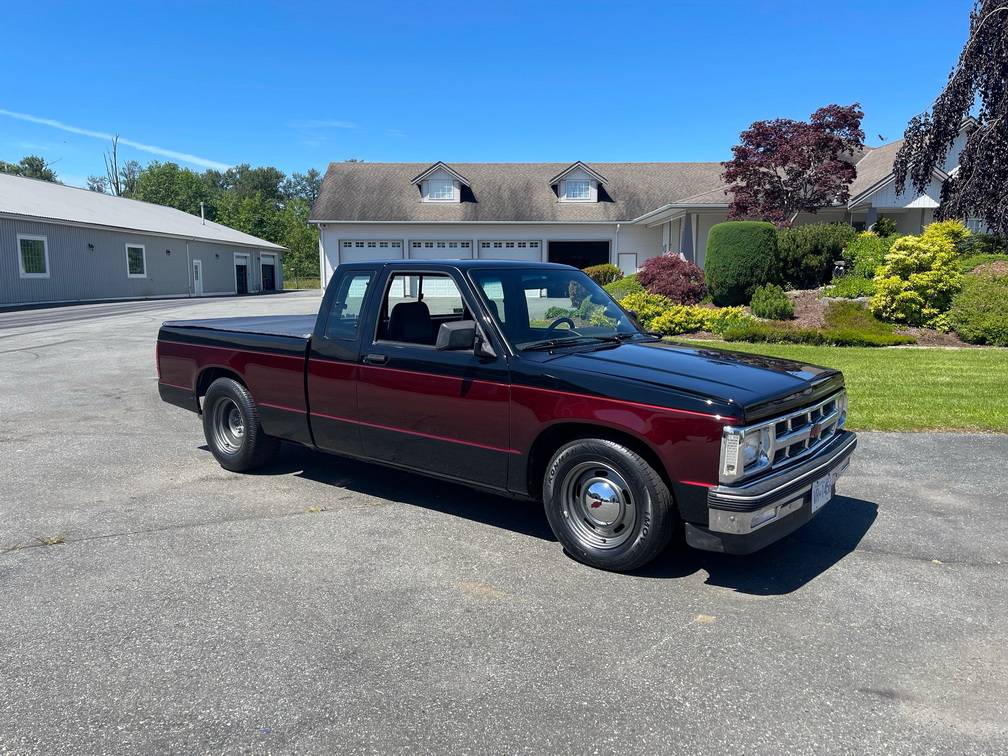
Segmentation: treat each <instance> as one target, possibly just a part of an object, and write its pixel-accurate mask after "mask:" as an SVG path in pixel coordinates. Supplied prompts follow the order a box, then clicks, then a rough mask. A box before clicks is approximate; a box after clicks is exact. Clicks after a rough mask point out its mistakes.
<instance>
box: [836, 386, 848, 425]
mask: <svg viewBox="0 0 1008 756" xmlns="http://www.w3.org/2000/svg"><path fill="white" fill-rule="evenodd" d="M837 415H838V418H839V419H838V420H837V427H838V428H843V426H844V424H845V423H846V422H847V392H846V391H841V392H840V396H838V397H837Z"/></svg>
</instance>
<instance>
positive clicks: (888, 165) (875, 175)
mask: <svg viewBox="0 0 1008 756" xmlns="http://www.w3.org/2000/svg"><path fill="white" fill-rule="evenodd" d="M902 145H903V140H902V139H900V140H897V141H895V142H889V144H883V145H882V146H881V147H876V148H875V149H873V150H868V152H867V153H865V156H864V157H862V158H861V159H860V160H859V161H858V162H857V178H855V179H854V180H853V181H852V182H851V185H850V196H851V199H854V198H855V197H857V196H858V195H859V194H861V193H862V192H864V191H865V190H866V189H868V188H870V187H872V186H873V185H874V184H877V183H878V182H879V181H881V180H882V179H884V178H885V177H886V176H888V175H889V174H890V173H892V169H893V161H894V160H895V159H896V153H897V152H899V148H900V147H901V146H902Z"/></svg>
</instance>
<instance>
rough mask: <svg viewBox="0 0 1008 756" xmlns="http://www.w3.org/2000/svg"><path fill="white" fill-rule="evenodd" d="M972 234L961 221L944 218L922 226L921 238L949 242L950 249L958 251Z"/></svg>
mask: <svg viewBox="0 0 1008 756" xmlns="http://www.w3.org/2000/svg"><path fill="white" fill-rule="evenodd" d="M972 235H973V233H972V232H971V231H970V230H969V229H968V228H966V226H965V224H963V222H962V221H957V220H946V221H936V222H934V223H930V224H928V225H927V226H926V227H925V228H924V233H922V234H921V238H922V239H927V240H929V241H936V242H942V243H947V244H951V245H952V249H954V250H955V251H956V252H958V251H959V249H960V248H961V247H964V246H965V245H966V244H967V243H968V241H969V238H970V237H971V236H972Z"/></svg>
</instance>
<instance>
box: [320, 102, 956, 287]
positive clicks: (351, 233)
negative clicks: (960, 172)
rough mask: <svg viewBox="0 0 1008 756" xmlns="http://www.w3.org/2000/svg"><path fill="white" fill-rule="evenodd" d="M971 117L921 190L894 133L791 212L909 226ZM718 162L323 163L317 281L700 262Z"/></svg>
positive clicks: (927, 208)
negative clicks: (424, 270) (898, 162)
mask: <svg viewBox="0 0 1008 756" xmlns="http://www.w3.org/2000/svg"><path fill="white" fill-rule="evenodd" d="M975 127H976V121H973V120H972V119H969V120H967V121H966V122H964V124H963V129H962V132H961V133H960V137H959V140H958V141H957V143H956V145H955V146H954V147H953V149H952V150H951V151H950V157H949V160H948V161H947V164H946V165H945V166H944V167H943V168H942V169H941V170H938V171H935V180H934V182H933V183H932V185H931V186H930V187H929V188H928V191H927V192H926V193H924V194H922V195H920V196H916V195H914V196H910V194H912V192H910V193H908V194H905V195H901V196H897V195H896V194H895V191H894V188H893V175H892V169H893V159H894V158H895V156H896V153H897V152H898V151H899V146H900V144H901V143H900V142H892V143H890V144H886V145H883V146H881V147H876V148H874V149H872V148H868V149H866V151H865V152H864V153H863V154H862V155H859V156H857V157H856V160H857V162H856V166H857V172H858V175H857V179H855V181H854V182H853V183H852V185H851V187H850V201H849V202H848V203H847V204H846V205H844V206H838V207H829V208H823V209H822V210H820V211H819V212H817V213H815V214H810V213H803V214H802V215H800V216H799V218H798V219H797V222H798V223H816V222H848V223H852V224H853V225H854V226H855V227H858V228H867V227H871V225H872V224H873V223H875V222H876V221H877V220H878V218H879V217H882V216H888V217H891V218H892V219H893V220H895V221H896V224H897V228H898V230H899V231H900V232H901V233H918V232H919V231H920V230H921V229H922V228H923V227H924V226H925V225H927V224H928V223H930V222H931V220H932V219H933V216H934V209H935V208H936V207H937V206H938V202H939V196H940V192H941V182H942V181H943V180H944V178H945V177H946V176H948V175H949V174H951V173H952V172H954V171H955V168H956V164H957V159H956V158H957V156H958V155H959V152H960V151H961V149H962V144H963V142H964V141H965V138H966V134H967V133H968V132H969V131H970V130H971V129H972V128H975ZM722 171H723V168H722V166H721V164H720V163H584V162H580V161H579V162H574V163H569V164H567V163H451V164H448V163H443V162H438V163H434V164H432V165H427V164H418V163H359V162H347V163H331V164H330V165H329V169H328V171H327V172H326V175H325V179H324V180H323V182H322V190H321V193H320V194H319V198H318V200H317V201H316V203H315V206H314V207H313V208H312V214H311V223H314V224H316V225H318V227H319V231H320V234H319V253H320V264H321V269H322V280H323V284H324V283H325V282H327V281H328V280H329V277H330V276H331V275H332V271H333V269H334V268H335V267H336V266H337V265H338V264H339V263H341V262H352V261H357V260H374V259H395V260H398V259H402V258H416V259H435V258H469V257H485V258H496V259H503V260H537V261H539V260H543V261H553V262H562V263H568V264H571V265H576V266H578V267H582V268H583V267H585V266H587V265H594V264H598V263H607V262H608V263H613V264H615V265H618V266H619V267H620V269H621V270H623V271H624V272H626V273H632V272H634V271H635V270H637V268H638V267H639V266H640V264H641V263H642V262H643V261H644V260H646V259H647V258H649V257H653V256H655V255H659V254H662V253H663V252H665V251H674V252H679V253H681V254H683V255H684V256H685V257H686V258H687V259H689V260H692V261H694V262H696V263H697V264H698V265H701V266H703V264H704V253H705V250H706V247H707V235H708V233H709V231H710V229H711V226H713V225H714V224H716V223H720V222H722V221H725V220H727V219H728V203H729V197H728V196H727V194H726V186H725V184H724V182H723V181H722V179H721V173H722ZM973 225H975V224H973Z"/></svg>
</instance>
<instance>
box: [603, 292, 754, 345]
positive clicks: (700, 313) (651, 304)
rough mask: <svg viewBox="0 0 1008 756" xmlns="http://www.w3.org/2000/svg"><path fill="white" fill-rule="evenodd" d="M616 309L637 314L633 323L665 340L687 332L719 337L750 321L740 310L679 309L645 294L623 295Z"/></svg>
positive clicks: (655, 295)
mask: <svg viewBox="0 0 1008 756" xmlns="http://www.w3.org/2000/svg"><path fill="white" fill-rule="evenodd" d="M620 305H621V306H622V307H623V309H624V310H630V311H631V312H635V313H637V320H638V321H639V322H640V324H641V325H642V326H643V327H644V329H645V330H647V331H651V332H653V333H660V334H662V335H665V336H669V335H673V334H677V333H690V332H691V331H710V332H712V333H721V332H722V331H723V330H724V329H725V328H727V327H728V326H730V325H736V324H738V323H742V322H747V321H750V320H754V318H753V317H752V316H751V315H749V313H747V312H746V311H745V309H744V308H742V307H706V306H704V305H682V304H677V303H676V302H673V301H672V300H671V299H669V298H668V297H663V296H662V295H661V294H648V293H647V292H646V291H639V292H634V293H632V294H629V295H627V296H626V297H624V298H623V299H621V300H620Z"/></svg>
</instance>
